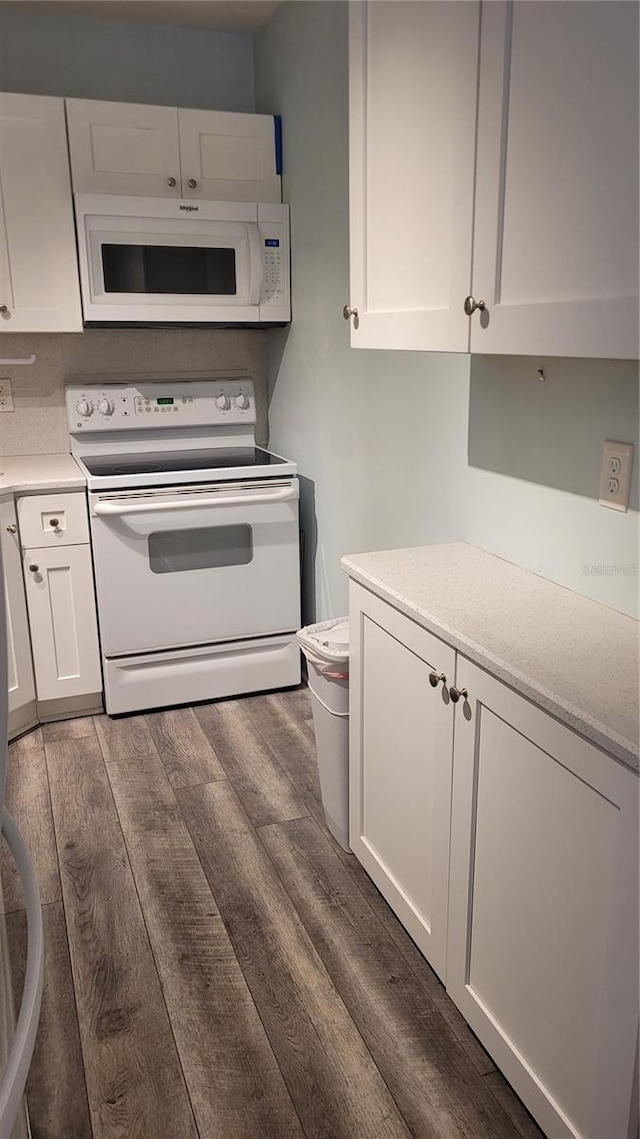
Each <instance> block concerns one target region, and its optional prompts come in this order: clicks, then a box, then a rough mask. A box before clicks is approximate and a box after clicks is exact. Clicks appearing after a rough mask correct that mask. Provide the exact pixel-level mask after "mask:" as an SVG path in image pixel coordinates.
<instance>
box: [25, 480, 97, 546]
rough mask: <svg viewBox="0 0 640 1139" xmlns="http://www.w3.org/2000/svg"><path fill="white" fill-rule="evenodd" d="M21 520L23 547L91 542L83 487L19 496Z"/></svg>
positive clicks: (73, 544) (75, 544) (76, 544)
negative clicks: (62, 491)
mask: <svg viewBox="0 0 640 1139" xmlns="http://www.w3.org/2000/svg"><path fill="white" fill-rule="evenodd" d="M18 521H19V523H20V541H21V543H22V548H23V549H26V548H27V547H28V546H33V547H36V548H37V549H44V548H46V547H54V546H80V545H83V544H84V543H87V542H88V541H89V519H88V515H87V502H86V498H85V495H84V491H82V490H78V491H74V492H73V493H72V494H34V495H30V496H29V497H27V498H20V499H18Z"/></svg>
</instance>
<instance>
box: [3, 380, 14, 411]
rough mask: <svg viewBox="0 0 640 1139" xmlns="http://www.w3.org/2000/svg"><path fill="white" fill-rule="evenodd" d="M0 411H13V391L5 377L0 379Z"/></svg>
mask: <svg viewBox="0 0 640 1139" xmlns="http://www.w3.org/2000/svg"><path fill="white" fill-rule="evenodd" d="M0 411H13V390H12V388H11V380H10V379H9V378H8V377H7V376H3V377H2V379H0Z"/></svg>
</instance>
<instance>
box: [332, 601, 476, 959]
mask: <svg viewBox="0 0 640 1139" xmlns="http://www.w3.org/2000/svg"><path fill="white" fill-rule="evenodd" d="M349 613H350V623H351V629H350V635H351V677H350V784H349V798H350V821H349V843H350V846H351V849H352V850H353V852H354V854H355V855H356V856H357V857H358V859H359V860H360V862H361V863H362V865H363V866H364V868H365V870H366V871H367V872H368V873H369V874H370V876H371V877H372V878H373V881H374V882H375V884H376V886H377V887H378V889H379V890H380V892H381V893H382V894H383V895H384V896H385V898H386V899H387V901H388V902H389V904H390V906H391V907H392V909H393V910H394V911H395V913H396V914H397V915H398V917H399V918H400V920H401V921H402V922H403V924H404V925H405V926H406V928H407V929H408V931H409V933H410V934H411V936H412V937H413V939H414V941H415V942H416V943H417V945H418V946H419V947H420V949H421V950H422V952H423V953H424V954H425V957H427V958H428V959H429V961H430V962H431V964H432V965H433V968H434V969H435V970H436V972H437V973H438V974H439V976H440V977H442V978H443V979H444V978H445V960H446V940H447V891H448V881H449V816H450V805H451V753H452V708H451V706H450V705H449V703H448V696H447V693H446V690H445V689H443V687H442V685H440V686H439V687H438V688H437V689H434V688H432V687H431V684H430V683H429V673H430V672H431V671H435V672H437V673H440V672H444V673H445V674H446V675H447V676H448V677H449V679H451V678H452V677H453V667H454V659H455V658H454V652H453V650H452V649H451V648H450V647H449V646H448V645H445V644H444V643H443V642H442V641H439V640H438V639H437V638H436V637H432V636H431V635H430V634H429V633H427V632H426V631H425V630H424V629H421V628H420V627H419V626H418V625H416V624H415V623H414V622H413V621H410V620H409V619H408V618H406V617H404V616H402V615H401V614H400V613H398V612H396V610H394V609H392V608H391V607H390V606H389V605H387V604H386V603H385V602H383V601H380V600H379V598H377V597H374V596H373V595H372V594H370V593H368V591H367V590H364V589H362V588H361V587H360V586H358V585H356V584H354V583H352V584H351V586H350V601H349Z"/></svg>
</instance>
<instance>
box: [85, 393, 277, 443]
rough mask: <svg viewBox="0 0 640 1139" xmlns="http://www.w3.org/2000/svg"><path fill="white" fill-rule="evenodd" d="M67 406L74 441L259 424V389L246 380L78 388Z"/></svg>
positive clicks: (250, 426) (249, 426)
mask: <svg viewBox="0 0 640 1139" xmlns="http://www.w3.org/2000/svg"><path fill="white" fill-rule="evenodd" d="M66 405H67V422H68V424H69V432H70V434H71V435H85V434H89V433H92V434H93V433H96V432H104V431H127V430H135V431H140V430H141V429H142V430H149V429H156V428H161V429H162V428H164V429H166V428H174V429H175V428H176V427H216V426H218V425H222V424H225V425H228V426H233V425H238V426H242V425H245V424H246V425H247V427H248V428H252V427H253V425H254V424H255V422H256V402H255V395H254V390H253V383H252V381H251V380H245V379H240V380H174V381H170V380H160V381H153V380H149V381H147V380H145V381H140V382H138V383H136V384H135V385H132V384H124V383H123V384H114V385H108V386H104V387H103V386H101V385H99V384H86V385H84V386H82V387H81V386H79V385H76V384H73V385H70V386H69V387H68V388H67V391H66Z"/></svg>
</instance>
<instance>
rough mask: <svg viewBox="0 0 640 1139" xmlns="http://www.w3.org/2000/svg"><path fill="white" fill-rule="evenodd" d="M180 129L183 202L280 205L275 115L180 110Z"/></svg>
mask: <svg viewBox="0 0 640 1139" xmlns="http://www.w3.org/2000/svg"><path fill="white" fill-rule="evenodd" d="M178 125H179V131H180V165H181V169H182V186H183V195H184V197H189V198H207V199H209V200H210V201H217V202H279V201H280V200H281V198H280V195H281V191H280V175H279V174H277V173H276V148H275V133H274V120H273V115H244V114H231V113H230V112H227V111H189V110H186V111H183V110H180V111H178ZM194 183H195V184H194Z"/></svg>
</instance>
